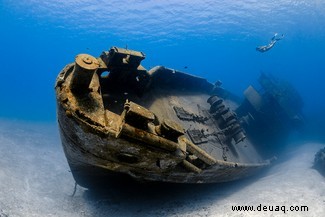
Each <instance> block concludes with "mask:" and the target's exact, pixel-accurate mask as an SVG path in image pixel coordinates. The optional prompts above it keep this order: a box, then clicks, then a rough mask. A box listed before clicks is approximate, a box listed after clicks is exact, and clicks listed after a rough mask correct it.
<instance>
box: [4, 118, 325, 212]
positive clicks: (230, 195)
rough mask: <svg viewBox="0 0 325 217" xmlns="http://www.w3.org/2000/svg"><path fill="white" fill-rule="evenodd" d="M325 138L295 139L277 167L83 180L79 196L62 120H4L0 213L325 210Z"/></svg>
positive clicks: (277, 163) (79, 188)
mask: <svg viewBox="0 0 325 217" xmlns="http://www.w3.org/2000/svg"><path fill="white" fill-rule="evenodd" d="M324 146H325V145H324V144H319V143H311V142H304V143H302V144H301V145H299V146H291V147H290V148H288V151H287V153H286V154H284V156H282V157H280V159H279V160H278V161H277V162H276V164H275V165H274V166H272V167H271V168H270V169H268V170H267V171H264V172H263V173H261V174H259V175H257V176H255V177H252V178H249V179H246V180H241V181H237V182H232V183H225V184H208V185H180V184H178V185H177V184H157V183H155V184H150V183H147V184H137V183H127V182H120V183H111V184H110V185H108V186H107V187H106V188H105V189H99V190H91V191H90V190H87V189H84V188H82V187H78V188H77V191H76V194H75V195H74V196H73V197H72V196H71V195H72V193H73V190H74V180H73V178H72V175H71V173H70V172H69V167H68V164H67V162H66V159H65V156H64V153H63V150H62V147H61V142H60V139H59V136H58V130H57V127H56V125H55V124H44V123H21V122H17V121H11V120H10V121H9V120H0V217H13V216H28V217H31V216H40V217H44V216H60V217H68V216H69V217H74V216H87V217H88V216H96V217H97V216H105V217H106V216H121V217H124V216H315V217H316V216H325V178H324V177H323V176H322V175H320V174H319V173H318V172H317V171H316V170H314V169H313V168H312V164H313V160H314V155H315V153H316V152H317V151H318V150H319V149H320V148H322V147H324ZM233 206H252V207H251V208H252V209H254V210H255V211H234V210H233V208H234V207H233ZM306 208H308V210H306ZM291 209H292V210H293V211H291ZM271 210H272V211H271ZM277 210H278V211H277Z"/></svg>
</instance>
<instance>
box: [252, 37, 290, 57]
mask: <svg viewBox="0 0 325 217" xmlns="http://www.w3.org/2000/svg"><path fill="white" fill-rule="evenodd" d="M277 35H278V33H275V34H274V36H273V37H272V38H271V41H270V43H269V44H268V45H263V46H258V47H257V48H256V50H257V51H259V52H262V53H264V52H266V51H268V50H270V49H271V48H272V47H273V46H274V45H275V43H276V42H277V41H280V40H281V39H283V38H284V35H283V34H282V35H281V37H278V38H277Z"/></svg>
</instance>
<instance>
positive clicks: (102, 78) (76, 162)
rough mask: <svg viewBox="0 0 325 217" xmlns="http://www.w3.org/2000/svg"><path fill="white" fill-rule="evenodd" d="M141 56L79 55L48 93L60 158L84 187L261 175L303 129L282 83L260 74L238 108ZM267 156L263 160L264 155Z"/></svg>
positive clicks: (231, 99)
mask: <svg viewBox="0 0 325 217" xmlns="http://www.w3.org/2000/svg"><path fill="white" fill-rule="evenodd" d="M144 58H145V55H144V53H142V52H138V51H133V50H128V49H123V48H117V47H112V48H111V49H110V50H109V51H104V52H103V53H102V54H101V55H100V56H99V57H97V58H95V57H93V56H90V55H88V54H80V55H77V57H76V58H75V61H74V62H73V63H70V64H68V65H66V66H65V67H64V69H63V70H62V71H61V72H60V73H59V75H58V77H57V80H56V85H55V90H56V100H57V118H58V126H59V130H60V136H61V141H62V145H63V149H64V152H65V155H66V158H67V161H68V163H69V166H70V168H71V172H72V175H73V177H74V179H75V180H76V183H78V184H79V185H81V186H84V187H88V188H89V187H92V186H94V185H96V183H98V182H105V180H107V179H110V178H111V177H113V176H116V175H123V174H124V175H127V176H130V177H132V178H134V179H136V180H140V181H161V182H173V183H216V182H228V181H232V180H236V179H241V178H244V177H247V176H250V175H253V174H255V173H256V172H257V171H259V170H261V169H263V168H265V167H267V166H269V165H270V164H271V161H272V157H273V155H274V150H277V149H278V148H279V147H281V146H282V145H283V144H284V143H285V138H286V137H287V136H288V134H289V133H290V131H292V129H294V128H295V127H296V126H297V125H299V124H300V122H301V108H302V100H301V98H300V96H299V94H298V93H297V92H296V91H295V90H294V88H292V87H291V86H290V85H289V84H287V83H285V82H279V81H278V80H277V79H275V78H273V77H272V76H269V75H266V74H261V76H260V78H259V83H260V86H261V88H260V90H256V89H255V88H254V87H253V86H249V87H248V88H247V89H246V90H245V91H244V99H241V98H240V97H237V96H235V95H234V94H232V93H231V92H229V91H227V90H226V89H224V88H222V85H221V82H216V83H215V84H212V83H209V82H208V81H207V80H206V79H204V78H200V77H197V76H193V75H190V74H187V73H184V72H181V71H178V70H174V69H169V68H166V67H163V66H157V67H154V68H152V69H150V70H146V69H145V68H144V67H143V66H142V65H141V61H142V60H143V59H144ZM265 150H267V151H265Z"/></svg>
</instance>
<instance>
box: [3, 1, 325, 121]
mask: <svg viewBox="0 0 325 217" xmlns="http://www.w3.org/2000/svg"><path fill="white" fill-rule="evenodd" d="M0 23H1V34H0V39H1V42H2V43H1V46H0V49H1V53H0V55H1V56H0V63H1V70H0V75H1V81H2V82H1V85H0V97H1V106H0V117H4V118H14V119H23V120H41V121H54V120H55V118H56V115H55V95H54V82H55V79H56V76H57V74H58V73H59V71H60V70H61V69H62V68H63V67H64V66H65V65H66V64H67V63H70V62H72V61H74V57H75V55H77V54H79V53H89V54H91V55H94V56H98V55H99V54H100V53H101V52H102V51H103V50H107V49H109V48H110V47H111V46H120V47H125V46H127V47H128V48H129V49H134V50H140V51H143V52H144V53H145V54H146V59H145V60H144V61H143V62H142V64H143V65H144V66H145V67H146V68H147V69H150V68H151V67H153V66H156V65H164V66H167V67H170V68H175V69H178V70H181V71H185V72H188V73H191V74H194V75H197V76H202V77H205V78H207V79H208V80H209V81H210V82H214V81H216V80H221V81H222V82H223V86H224V87H225V88H227V89H229V90H231V91H233V92H234V93H236V94H237V95H239V96H242V92H243V91H244V90H245V88H246V87H247V86H248V85H250V84H253V85H256V84H257V78H258V76H259V74H260V73H261V72H267V73H272V74H274V75H275V76H277V77H279V78H282V79H286V80H288V81H290V82H291V83H292V84H293V85H294V86H295V87H296V89H297V90H298V92H299V93H300V94H301V96H302V98H303V100H304V102H305V107H304V112H305V114H306V115H307V116H308V115H309V116H317V117H320V116H321V117H323V116H324V113H325V112H324V111H325V101H324V93H325V87H324V80H325V63H324V50H325V1H321V0H308V1H307V0H301V1H294V0H277V1H276V0H271V1H258V0H247V1H237V0H219V1H212V0H191V1H186V0H178V1H176V0H165V1H154V0H126V1H120V0H112V1H104V0H97V1H90V0H69V1H65V0H43V1H36V0H20V1H13V0H1V1H0ZM275 33H279V34H284V35H285V38H284V39H283V40H281V41H279V42H278V43H277V44H276V45H275V46H274V48H272V49H271V50H270V51H268V52H265V53H260V52H257V51H256V50H255V48H256V46H258V45H263V44H267V43H269V41H270V38H271V37H272V36H273V35H274V34H275ZM323 119H324V118H323Z"/></svg>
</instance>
